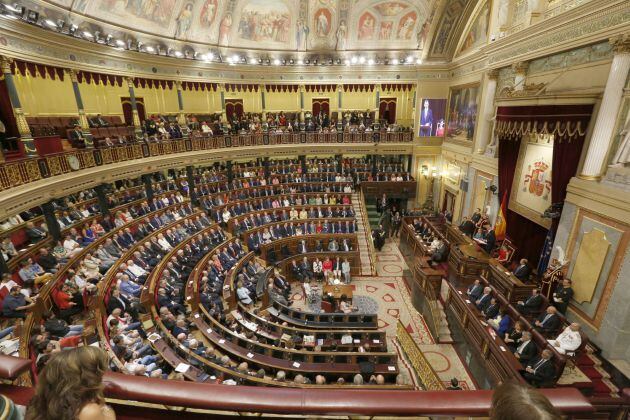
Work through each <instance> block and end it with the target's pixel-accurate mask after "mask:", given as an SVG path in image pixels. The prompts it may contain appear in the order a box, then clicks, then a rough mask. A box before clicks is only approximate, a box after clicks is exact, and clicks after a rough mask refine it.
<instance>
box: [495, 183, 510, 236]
mask: <svg viewBox="0 0 630 420" xmlns="http://www.w3.org/2000/svg"><path fill="white" fill-rule="evenodd" d="M506 207H507V191H505V192H504V193H503V200H501V208H500V209H499V215H498V216H497V222H496V223H495V224H494V235H495V236H496V238H497V241H502V240H503V239H505V232H506V231H507V222H506V221H505V212H506V209H505V208H506Z"/></svg>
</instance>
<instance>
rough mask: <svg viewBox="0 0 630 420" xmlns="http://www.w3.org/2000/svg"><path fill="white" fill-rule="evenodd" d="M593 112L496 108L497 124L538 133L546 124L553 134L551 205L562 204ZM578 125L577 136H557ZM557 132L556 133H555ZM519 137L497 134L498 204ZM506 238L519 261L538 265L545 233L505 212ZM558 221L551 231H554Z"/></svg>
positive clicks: (507, 184)
mask: <svg viewBox="0 0 630 420" xmlns="http://www.w3.org/2000/svg"><path fill="white" fill-rule="evenodd" d="M592 111H593V106H592V105H552V106H531V107H499V108H498V109H497V121H522V122H530V123H531V127H537V129H538V130H539V131H540V129H542V127H543V126H544V124H547V126H548V128H547V130H548V131H549V132H556V134H555V137H554V149H553V162H552V168H553V170H552V188H551V195H552V202H553V203H558V202H562V201H564V198H565V197H566V190H567V185H568V183H569V181H570V180H571V178H572V177H573V176H575V174H576V172H577V167H578V164H579V161H580V155H581V153H582V148H583V146H584V137H585V132H586V127H588V123H589V120H590V118H591V114H592ZM577 122H579V123H580V126H581V127H582V128H583V130H582V131H581V134H580V133H578V132H576V131H575V130H574V133H573V136H570V135H569V134H568V133H567V134H564V135H561V134H558V132H563V131H564V130H563V127H564V126H566V124H567V123H572V124H575V123H577ZM557 128H559V129H560V130H556V129H557ZM521 137H522V135H521V134H515V133H511V134H508V133H502V134H499V194H498V197H499V200H500V199H501V197H503V193H504V192H505V191H507V197H508V202H509V198H510V193H511V191H512V182H513V179H514V172H515V169H516V162H517V160H518V154H519V150H520V146H521ZM506 213H507V214H506V221H507V236H508V237H509V238H510V240H511V241H512V242H513V243H514V244H515V245H516V246H517V247H518V254H519V258H527V259H528V260H529V261H530V263H531V264H532V265H534V266H536V265H537V264H538V260H539V258H540V252H541V249H542V247H543V245H544V243H545V237H546V235H547V229H545V228H544V227H542V226H540V225H539V224H537V223H534V222H532V221H530V220H529V219H527V218H525V217H523V216H521V215H519V214H518V213H515V212H513V211H512V210H510V209H507V212H506ZM557 224H558V219H556V220H554V223H553V225H552V229H553V230H554V231H555V230H556V229H557Z"/></svg>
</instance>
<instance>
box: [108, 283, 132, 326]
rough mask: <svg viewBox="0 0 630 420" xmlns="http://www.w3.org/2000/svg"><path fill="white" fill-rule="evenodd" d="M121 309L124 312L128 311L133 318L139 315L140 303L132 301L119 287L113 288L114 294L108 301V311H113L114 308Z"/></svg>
mask: <svg viewBox="0 0 630 420" xmlns="http://www.w3.org/2000/svg"><path fill="white" fill-rule="evenodd" d="M117 308H118V309H120V310H121V312H122V313H125V312H128V313H129V315H131V316H132V318H134V319H136V318H137V317H138V304H137V302H135V303H132V302H131V301H130V300H129V299H127V298H126V297H124V296H123V295H121V294H120V291H119V290H118V289H117V288H114V289H113V290H112V294H111V296H110V297H109V301H108V302H107V312H108V313H110V314H111V313H112V312H113V311H114V309H117Z"/></svg>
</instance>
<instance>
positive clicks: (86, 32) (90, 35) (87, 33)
mask: <svg viewBox="0 0 630 420" xmlns="http://www.w3.org/2000/svg"><path fill="white" fill-rule="evenodd" d="M83 36H84V37H86V38H94V35H92V33H91V32H88V31H83Z"/></svg>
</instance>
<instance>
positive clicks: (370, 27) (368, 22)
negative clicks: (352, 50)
mask: <svg viewBox="0 0 630 420" xmlns="http://www.w3.org/2000/svg"><path fill="white" fill-rule="evenodd" d="M375 26H376V18H375V17H374V15H372V13H370V12H365V13H363V15H362V16H361V18H360V19H359V28H358V29H359V35H358V38H359V40H361V41H364V40H370V39H373V37H374V28H375Z"/></svg>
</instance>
